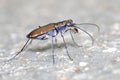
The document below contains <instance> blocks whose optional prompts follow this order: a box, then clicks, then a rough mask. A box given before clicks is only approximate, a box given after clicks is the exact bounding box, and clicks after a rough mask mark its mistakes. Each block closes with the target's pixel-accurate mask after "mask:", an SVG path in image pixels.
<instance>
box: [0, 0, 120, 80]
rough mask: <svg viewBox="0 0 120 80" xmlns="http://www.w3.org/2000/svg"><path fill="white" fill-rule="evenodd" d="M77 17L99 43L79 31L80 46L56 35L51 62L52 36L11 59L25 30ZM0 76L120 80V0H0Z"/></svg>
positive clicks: (11, 79) (11, 78)
mask: <svg viewBox="0 0 120 80" xmlns="http://www.w3.org/2000/svg"><path fill="white" fill-rule="evenodd" d="M66 19H73V20H74V22H76V23H85V22H89V23H95V24H97V25H99V26H100V32H97V29H96V28H95V27H94V26H79V27H82V28H83V29H85V30H87V31H89V33H92V34H93V37H94V39H95V44H94V45H93V46H91V44H90V43H91V41H90V39H89V37H88V36H86V34H84V33H83V32H81V31H80V33H79V34H75V35H74V38H75V40H76V42H77V43H78V44H80V45H83V47H76V46H75V45H73V42H72V40H71V38H70V36H69V33H66V34H65V35H64V36H65V40H66V42H67V46H68V50H69V53H70V55H71V57H72V58H73V59H74V61H70V60H69V58H68V57H67V55H66V52H65V49H64V43H63V42H62V41H61V38H59V37H57V39H58V41H57V42H58V43H57V45H58V46H57V45H56V47H55V54H56V55H55V61H56V63H55V64H54V65H53V64H52V58H51V40H50V39H49V40H45V41H40V40H34V41H33V43H32V44H31V45H30V46H29V48H27V49H26V50H25V51H23V52H22V53H21V54H20V55H19V56H18V57H17V58H15V59H14V60H12V61H9V62H4V61H5V60H7V59H8V58H10V57H12V56H13V55H14V54H15V53H16V52H17V51H19V50H20V49H21V47H22V46H23V45H24V43H25V42H26V40H27V39H26V34H28V33H29V32H30V31H31V30H33V29H35V28H37V27H38V26H39V25H41V26H42V25H44V24H48V23H51V22H58V21H62V20H66ZM0 80H120V0H0Z"/></svg>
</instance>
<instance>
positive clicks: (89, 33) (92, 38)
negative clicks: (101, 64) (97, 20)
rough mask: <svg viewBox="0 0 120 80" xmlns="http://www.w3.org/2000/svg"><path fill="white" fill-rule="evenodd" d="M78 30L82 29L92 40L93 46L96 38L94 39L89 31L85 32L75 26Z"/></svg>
mask: <svg viewBox="0 0 120 80" xmlns="http://www.w3.org/2000/svg"><path fill="white" fill-rule="evenodd" d="M75 27H76V28H78V29H80V30H81V31H83V32H85V33H86V34H87V35H88V36H89V37H90V38H91V40H92V46H93V44H94V38H93V37H92V35H91V34H90V33H88V32H87V31H85V30H84V29H82V28H80V27H78V26H75Z"/></svg>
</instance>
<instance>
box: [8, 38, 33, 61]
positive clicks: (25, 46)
mask: <svg viewBox="0 0 120 80" xmlns="http://www.w3.org/2000/svg"><path fill="white" fill-rule="evenodd" d="M29 41H30V39H28V40H27V42H26V43H25V44H24V46H23V47H22V49H21V50H20V51H19V52H17V54H15V55H14V56H13V57H12V58H10V59H9V60H7V61H10V60H12V59H14V58H15V57H16V56H18V55H19V54H20V53H21V52H22V51H23V50H24V49H25V48H27V47H28V46H29V45H30V44H31V43H32V40H31V41H30V43H29V44H28V42H29ZM27 44H28V45H27Z"/></svg>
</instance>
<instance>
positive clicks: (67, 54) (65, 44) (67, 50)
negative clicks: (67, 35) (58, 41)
mask: <svg viewBox="0 0 120 80" xmlns="http://www.w3.org/2000/svg"><path fill="white" fill-rule="evenodd" d="M61 37H62V39H63V42H64V44H65V49H66V53H67V55H68V57H69V59H70V60H71V61H73V59H72V58H71V57H70V55H69V52H68V49H67V45H66V42H65V39H64V36H63V34H62V32H61Z"/></svg>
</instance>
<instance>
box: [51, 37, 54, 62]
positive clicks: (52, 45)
mask: <svg viewBox="0 0 120 80" xmlns="http://www.w3.org/2000/svg"><path fill="white" fill-rule="evenodd" d="M51 47H52V58H53V64H54V63H55V58H54V43H53V37H52V44H51Z"/></svg>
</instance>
